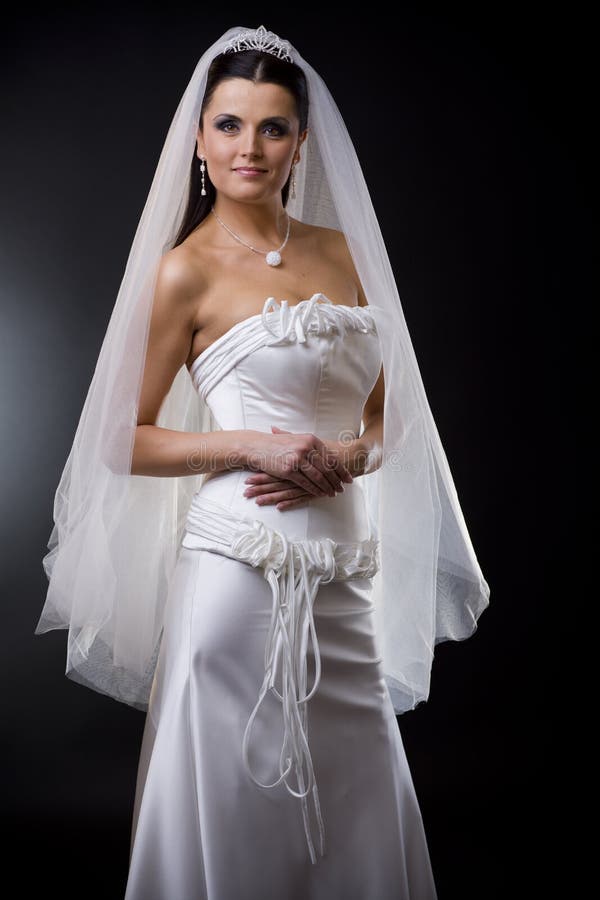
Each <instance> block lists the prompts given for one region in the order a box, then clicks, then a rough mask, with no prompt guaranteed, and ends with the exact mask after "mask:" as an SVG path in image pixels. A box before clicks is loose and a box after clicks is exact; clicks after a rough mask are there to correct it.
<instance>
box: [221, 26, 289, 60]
mask: <svg viewBox="0 0 600 900" xmlns="http://www.w3.org/2000/svg"><path fill="white" fill-rule="evenodd" d="M238 50H262V51H263V52H264V53H272V54H273V56H277V57H279V59H285V60H288V62H293V60H292V45H291V44H290V42H289V41H283V40H282V39H281V38H280V37H278V35H276V34H275V33H274V32H273V31H267V29H266V28H265V26H264V25H260V26H259V27H258V28H255V29H252V30H250V31H242V32H241V34H238V35H236V36H235V37H234V38H231V39H230V40H229V41H227V43H226V44H225V49H224V50H223V53H237V52H238Z"/></svg>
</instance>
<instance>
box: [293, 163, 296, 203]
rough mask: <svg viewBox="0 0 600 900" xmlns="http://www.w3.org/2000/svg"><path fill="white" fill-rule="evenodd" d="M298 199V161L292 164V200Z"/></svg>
mask: <svg viewBox="0 0 600 900" xmlns="http://www.w3.org/2000/svg"><path fill="white" fill-rule="evenodd" d="M295 199H296V163H294V165H293V166H292V200H295Z"/></svg>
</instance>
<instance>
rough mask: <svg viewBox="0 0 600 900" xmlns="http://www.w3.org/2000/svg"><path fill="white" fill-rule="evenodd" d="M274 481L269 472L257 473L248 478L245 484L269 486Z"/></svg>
mask: <svg viewBox="0 0 600 900" xmlns="http://www.w3.org/2000/svg"><path fill="white" fill-rule="evenodd" d="M273 480H274V476H273V475H269V474H268V472H255V473H254V475H250V476H249V477H248V478H246V480H245V482H244V484H268V483H269V482H270V481H273Z"/></svg>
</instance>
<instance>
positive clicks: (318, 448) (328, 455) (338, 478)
mask: <svg viewBox="0 0 600 900" xmlns="http://www.w3.org/2000/svg"><path fill="white" fill-rule="evenodd" d="M271 431H272V432H273V434H277V435H291V437H289V438H282V439H281V441H279V442H276V444H275V448H274V447H273V441H272V439H271V438H270V436H268V437H267V443H266V444H265V446H266V447H267V448H269V449H268V450H267V452H266V454H265V451H264V449H263V447H262V446H260V445H259V446H257V448H256V449H257V454H258V455H259V456H261V457H262V456H265V455H266V456H267V457H268V461H265V460H262V459H261V466H260V468H258V467H257V471H255V472H254V473H253V474H251V475H249V476H248V478H246V481H245V484H246V485H247V487H246V490H245V491H244V497H248V498H250V499H254V500H255V502H256V503H257V504H258V505H259V506H266V505H276V506H277V509H279V510H284V509H292V508H294V507H296V506H303V505H304V504H306V503H308V501H309V500H310V499H311V498H313V497H325V496H329V497H335V495H336V492H341V491H343V490H344V487H343V483H344V482H346V483H348V484H351V483H352V482H353V480H354V478H353V476H352V473H351V471H350V469H349V468H348V467H347V466H346V465H345V464H344V462H342V452H343V451H342V448H341V446H340V444H339V443H338V442H337V441H327V440H321V439H320V438H318V437H316V436H315V435H314V434H294V433H293V432H291V431H284V430H283V429H281V428H278V427H277V426H276V425H272V426H271ZM273 450H275V452H273ZM251 457H252V454H251ZM251 457H250V459H249V464H248V467H249V468H253V465H252V458H251Z"/></svg>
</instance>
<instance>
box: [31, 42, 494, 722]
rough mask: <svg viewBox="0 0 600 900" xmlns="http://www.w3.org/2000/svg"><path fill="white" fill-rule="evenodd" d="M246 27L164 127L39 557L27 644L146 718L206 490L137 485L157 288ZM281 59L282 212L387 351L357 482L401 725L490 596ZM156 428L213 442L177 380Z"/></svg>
mask: <svg viewBox="0 0 600 900" xmlns="http://www.w3.org/2000/svg"><path fill="white" fill-rule="evenodd" d="M250 30H252V29H249V28H247V27H245V26H237V27H235V28H230V29H229V30H228V31H226V32H225V33H224V34H223V35H222V36H221V37H220V38H219V39H218V40H217V41H215V42H214V43H213V44H212V46H210V47H209V48H208V49H207V50H206V52H205V53H204V54H203V55H202V57H201V58H200V60H199V62H198V63H197V65H196V68H195V70H194V72H193V74H192V76H191V79H190V81H189V84H188V86H187V88H186V90H185V92H184V94H183V96H182V98H181V101H180V103H179V106H178V108H177V110H176V112H175V115H174V118H173V121H172V123H171V126H170V129H169V132H168V134H167V138H166V141H165V144H164V147H163V150H162V153H161V156H160V159H159V161H158V165H157V168H156V172H155V175H154V179H153V181H152V185H151V187H150V192H149V195H148V198H147V201H146V204H145V207H144V210H143V213H142V216H141V219H140V222H139V225H138V228H137V231H136V234H135V238H134V241H133V245H132V247H131V251H130V254H129V258H128V261H127V265H126V268H125V272H124V276H123V279H122V282H121V285H120V289H119V292H118V296H117V298H116V302H115V305H114V309H113V312H112V315H111V318H110V321H109V324H108V327H107V331H106V335H105V337H104V341H103V344H102V347H101V350H100V354H99V357H98V361H97V365H96V368H95V371H94V374H93V377H92V381H91V384H90V387H89V391H88V394H87V397H86V400H85V404H84V406H83V410H82V413H81V417H80V419H79V423H78V426H77V429H76V433H75V436H74V440H73V445H72V447H71V450H70V453H69V456H68V458H67V461H66V463H65V467H64V470H63V472H62V475H61V478H60V482H59V484H58V487H57V490H56V494H55V501H54V527H53V529H52V533H51V535H50V539H49V542H48V553H47V554H46V556H45V557H44V559H43V565H44V569H45V572H46V574H47V577H48V580H49V585H48V592H47V597H46V601H45V604H44V607H43V610H42V613H41V617H40V619H39V622H38V624H37V627H36V630H35V633H36V634H41V633H44V632H47V631H50V630H52V629H57V628H65V629H68V640H67V664H66V675H67V676H68V677H69V678H72V679H73V680H75V681H77V682H79V683H81V684H84V685H86V686H88V687H90V688H92V689H94V690H97V691H100V692H102V693H105V694H107V695H110V696H112V697H114V698H115V699H117V700H120V701H122V702H124V703H128V704H130V705H132V706H135V707H137V708H139V709H147V707H148V700H149V695H150V688H151V684H152V678H153V674H154V669H155V665H156V659H157V654H158V649H159V646H160V639H161V629H162V619H163V611H164V607H165V601H166V597H167V592H168V588H169V585H170V583H171V578H172V575H173V571H174V568H175V564H176V561H177V556H178V552H179V547H180V541H181V537H182V531H183V525H184V521H185V516H186V513H187V510H188V506H189V504H190V501H191V497H192V494H193V493H194V492H195V491H197V490H198V488H199V487H200V486H201V484H202V480H203V478H204V476H203V475H202V474H190V475H187V476H185V477H165V478H156V477H146V476H139V475H131V456H132V450H133V443H134V436H135V429H136V423H137V410H138V403H139V397H140V389H141V382H142V375H143V369H144V361H145V354H146V346H147V340H148V331H149V323H150V313H151V308H152V301H153V295H154V286H155V280H156V274H157V269H158V265H159V263H160V260H161V257H162V255H163V254H164V253H165V252H167V251H168V250H169V249H170V248H171V247H172V246H173V245H174V241H175V239H176V236H177V233H178V230H179V227H180V225H181V222H182V219H183V216H184V212H185V207H186V201H187V194H188V188H189V178H190V162H191V160H192V158H193V155H194V152H195V147H196V133H197V126H198V122H199V117H200V108H201V104H202V99H203V97H204V92H205V87H206V78H207V71H208V68H209V66H210V63H211V61H212V60H213V59H214V57H215V56H216V55H217V54H219V53H221V52H223V51H224V49H226V48H227V47H228V46H229V45H230V43H231V42H232V41H233V40H236V39H238V38H240V37H242V35H243V34H244V32H247V31H250ZM288 46H289V48H290V55H291V57H292V59H293V61H294V62H295V63H296V64H297V65H299V66H300V67H301V68H302V69H303V71H304V73H305V75H306V79H307V83H308V91H309V103H310V111H309V120H308V137H307V140H306V141H305V142H304V144H303V145H302V148H301V159H300V162H299V164H298V165H297V166H296V191H295V193H296V196H295V198H293V199H291V198H290V199H289V200H288V203H287V206H286V209H287V211H288V212H289V214H290V215H291V216H292V217H295V218H298V219H300V220H302V221H303V222H306V223H308V224H313V225H321V226H326V227H329V228H335V229H338V230H340V231H342V232H343V233H344V235H345V237H346V241H347V243H348V247H349V249H350V252H351V254H352V258H353V260H354V264H355V267H356V270H357V273H358V275H359V277H360V280H361V283H362V286H363V288H364V291H365V294H366V297H367V299H368V302H369V305H370V306H371V309H372V311H373V315H374V317H375V322H376V326H377V331H378V334H379V338H380V342H381V350H382V358H383V371H384V379H385V389H386V390H385V409H384V441H383V447H382V448H381V449H380V453H379V456H378V459H377V461H376V463H375V465H376V466H377V467H376V468H373V469H372V470H371V471H370V472H369V473H368V474H365V475H363V476H362V477H360V478H358V479H356V482H357V483H360V485H361V489H362V490H364V491H365V498H366V502H367V509H368V513H369V521H370V529H371V535H372V537H374V538H375V539H377V540H378V541H379V558H380V569H379V572H378V573H377V575H376V576H375V578H374V580H373V599H374V602H375V614H376V625H377V630H378V640H379V646H380V650H381V655H382V660H383V670H384V674H385V679H386V683H387V685H388V688H389V691H390V696H391V699H392V702H393V705H394V709H395V710H396V712H397V713H403V712H405V711H407V710H410V709H412V708H414V707H415V706H416V705H417V704H418V703H419V702H421V701H423V700H426V699H427V697H428V695H429V688H430V676H431V668H432V662H433V655H434V648H435V645H436V644H437V643H439V642H440V641H444V640H463V639H465V638H467V637H469V636H470V635H471V634H472V633H473V632H474V631H475V629H476V628H477V620H478V617H479V616H480V614H481V612H482V611H483V610H484V609H485V608H486V607H487V605H488V603H489V587H488V585H487V583H486V581H485V579H484V577H483V574H482V572H481V570H480V566H479V564H478V561H477V558H476V556H475V552H474V550H473V547H472V544H471V540H470V537H469V534H468V531H467V527H466V524H465V521H464V518H463V514H462V511H461V507H460V504H459V500H458V497H457V493H456V490H455V486H454V483H453V479H452V475H451V473H450V469H449V466H448V462H447V459H446V455H445V453H444V449H443V447H442V444H441V441H440V437H439V435H438V431H437V429H436V425H435V422H434V420H433V416H432V413H431V410H430V408H429V404H428V401H427V398H426V395H425V389H424V385H423V382H422V378H421V375H420V371H419V367H418V364H417V360H416V358H415V353H414V350H413V346H412V343H411V339H410V336H409V333H408V329H407V325H406V321H405V317H404V313H403V310H402V305H401V302H400V297H399V295H398V290H397V287H396V283H395V280H394V275H393V272H392V268H391V265H390V261H389V259H388V254H387V251H386V247H385V243H384V240H383V237H382V234H381V231H380V228H379V223H378V220H377V216H376V214H375V211H374V209H373V205H372V203H371V197H370V195H369V191H368V188H367V185H366V182H365V179H364V177H363V173H362V170H361V166H360V163H359V161H358V158H357V154H356V152H355V149H354V146H353V143H352V140H351V138H350V135H349V134H348V131H347V128H346V126H345V124H344V121H343V119H342V116H341V114H340V111H339V109H338V107H337V105H336V103H335V101H334V99H333V97H332V96H331V94H330V92H329V90H328V89H327V87H326V85H325V83H324V81H323V80H322V78H321V77H320V76H319V75H318V74H317V72H316V71H315V70H314V69H313V68H312V66H311V65H310V64H309V63H308V62H307V61H306V60H305V59H304V58H303V57H302V56H301V55H300V53H299V52H298V50H296V48H295V47H293V45H291V44H288ZM392 237H393V236H392V235H390V236H389V240H391V239H392ZM333 299H334V300H335V298H333ZM156 424H157V425H161V426H164V427H166V428H172V429H176V430H180V431H193V432H205V431H213V430H215V429H216V428H217V427H218V426H217V424H216V423H215V422H214V421H213V420H212V417H211V413H210V409H209V408H208V406H207V405H206V403H205V402H204V401H202V400H201V398H200V397H199V395H198V393H197V392H196V391H195V389H194V388H193V385H192V382H191V379H190V376H189V373H188V371H187V369H186V368H185V366H184V367H182V368H181V369H180V371H179V372H178V374H177V376H176V378H175V380H174V381H173V384H172V386H171V388H170V390H169V393H168V395H167V397H166V398H165V401H164V403H163V405H162V408H161V411H160V414H159V418H158V420H157V423H156ZM206 589H207V590H210V586H207V588H206Z"/></svg>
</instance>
